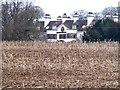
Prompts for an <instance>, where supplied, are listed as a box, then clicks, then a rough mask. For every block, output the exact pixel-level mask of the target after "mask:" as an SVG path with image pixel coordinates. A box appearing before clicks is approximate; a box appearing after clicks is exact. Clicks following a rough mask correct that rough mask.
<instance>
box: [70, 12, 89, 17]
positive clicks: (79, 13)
mask: <svg viewBox="0 0 120 90" xmlns="http://www.w3.org/2000/svg"><path fill="white" fill-rule="evenodd" d="M75 13H77V14H78V15H80V16H81V18H83V17H86V15H87V13H88V11H86V10H78V11H73V13H72V14H71V15H72V16H73V15H74V14H75Z"/></svg>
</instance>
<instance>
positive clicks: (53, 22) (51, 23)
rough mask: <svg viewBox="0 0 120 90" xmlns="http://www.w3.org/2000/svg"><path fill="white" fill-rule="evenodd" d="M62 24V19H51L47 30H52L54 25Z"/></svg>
mask: <svg viewBox="0 0 120 90" xmlns="http://www.w3.org/2000/svg"><path fill="white" fill-rule="evenodd" d="M60 24H62V21H50V22H49V23H48V25H47V26H46V27H48V28H47V30H51V29H52V27H53V26H56V27H58V26H59V25H60Z"/></svg>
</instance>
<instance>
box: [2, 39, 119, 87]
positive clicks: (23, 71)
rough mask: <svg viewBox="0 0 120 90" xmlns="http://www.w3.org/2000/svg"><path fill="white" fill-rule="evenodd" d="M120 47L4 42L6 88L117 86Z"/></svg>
mask: <svg viewBox="0 0 120 90" xmlns="http://www.w3.org/2000/svg"><path fill="white" fill-rule="evenodd" d="M117 55H118V44H117V43H115V42H110V43H107V42H103V43H100V44H99V43H80V42H72V43H61V42H59V43H46V42H37V41H35V42H30V41H29V42H24V41H23V42H3V86H8V87H57V88H58V87H79V88H81V87H94V88H102V87H111V88H116V87H117V86H118V81H117V80H118V68H117V66H118V56H117Z"/></svg>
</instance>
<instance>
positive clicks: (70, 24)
mask: <svg viewBox="0 0 120 90" xmlns="http://www.w3.org/2000/svg"><path fill="white" fill-rule="evenodd" d="M73 22H74V20H66V21H65V22H64V23H63V24H64V25H65V26H66V27H67V28H69V29H72V25H73Z"/></svg>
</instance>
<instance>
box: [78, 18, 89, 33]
mask: <svg viewBox="0 0 120 90" xmlns="http://www.w3.org/2000/svg"><path fill="white" fill-rule="evenodd" d="M76 23H77V25H78V31H81V30H82V26H83V25H87V20H82V19H79V20H77V21H76Z"/></svg>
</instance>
